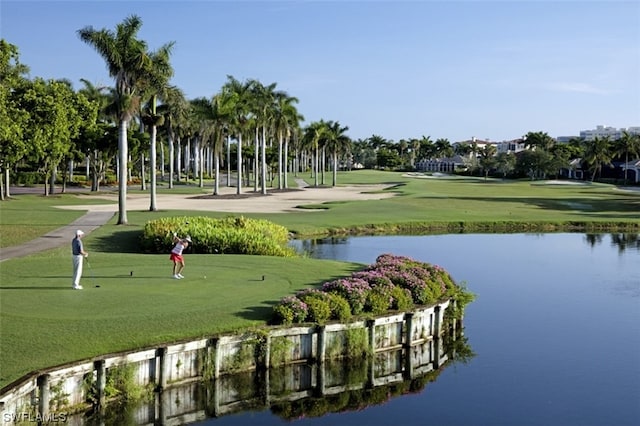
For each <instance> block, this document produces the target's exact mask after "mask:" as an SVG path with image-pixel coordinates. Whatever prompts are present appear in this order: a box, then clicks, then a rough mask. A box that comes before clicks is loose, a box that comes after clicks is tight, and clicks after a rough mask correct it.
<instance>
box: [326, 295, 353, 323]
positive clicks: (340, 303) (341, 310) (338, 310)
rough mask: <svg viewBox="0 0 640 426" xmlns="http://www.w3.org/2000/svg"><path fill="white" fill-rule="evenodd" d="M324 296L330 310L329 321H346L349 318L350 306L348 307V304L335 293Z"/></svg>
mask: <svg viewBox="0 0 640 426" xmlns="http://www.w3.org/2000/svg"><path fill="white" fill-rule="evenodd" d="M325 294H326V295H327V300H328V302H329V308H330V309H331V319H335V320H339V321H346V320H348V319H349V318H351V306H349V302H347V300H346V299H345V298H344V297H342V296H340V295H339V294H335V293H325Z"/></svg>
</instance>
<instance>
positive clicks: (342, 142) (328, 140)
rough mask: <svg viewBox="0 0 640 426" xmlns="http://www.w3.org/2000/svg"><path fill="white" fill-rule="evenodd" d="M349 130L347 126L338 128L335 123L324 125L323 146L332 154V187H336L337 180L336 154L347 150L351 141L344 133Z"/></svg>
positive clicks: (338, 125)
mask: <svg viewBox="0 0 640 426" xmlns="http://www.w3.org/2000/svg"><path fill="white" fill-rule="evenodd" d="M347 130H349V127H347V126H340V123H339V122H337V121H335V122H334V121H329V122H328V123H326V130H325V132H324V139H325V146H326V147H327V148H329V150H330V151H331V153H332V157H333V158H332V162H333V183H332V186H336V183H337V178H338V153H339V152H344V151H345V148H346V149H348V147H349V143H350V142H351V140H350V139H349V137H348V136H347V135H345V132H346V131H347Z"/></svg>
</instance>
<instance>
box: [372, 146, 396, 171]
mask: <svg viewBox="0 0 640 426" xmlns="http://www.w3.org/2000/svg"><path fill="white" fill-rule="evenodd" d="M376 158H377V165H378V167H380V168H394V167H397V166H399V165H400V155H399V154H398V152H397V151H393V150H391V149H389V148H381V149H379V150H378V152H377V155H376Z"/></svg>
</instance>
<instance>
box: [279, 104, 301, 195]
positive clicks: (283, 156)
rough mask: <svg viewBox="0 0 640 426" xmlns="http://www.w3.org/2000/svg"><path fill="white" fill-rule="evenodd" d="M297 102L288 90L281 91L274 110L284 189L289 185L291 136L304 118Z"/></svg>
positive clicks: (280, 179)
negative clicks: (288, 93)
mask: <svg viewBox="0 0 640 426" xmlns="http://www.w3.org/2000/svg"><path fill="white" fill-rule="evenodd" d="M297 102H298V99H297V98H295V97H292V96H289V95H287V94H286V92H280V93H279V94H277V95H276V102H275V105H274V106H275V108H274V111H273V127H274V130H275V132H276V134H277V136H278V189H283V188H286V186H287V156H288V149H287V147H288V141H289V139H290V138H291V134H292V132H293V129H294V128H295V127H296V126H297V125H298V123H299V122H300V121H301V120H303V119H304V118H301V116H300V114H298V111H297V110H296V107H295V106H294V104H295V103H297ZM283 149H284V152H283ZM283 163H284V167H283ZM283 168H284V182H283Z"/></svg>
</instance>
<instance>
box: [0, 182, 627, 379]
mask: <svg viewBox="0 0 640 426" xmlns="http://www.w3.org/2000/svg"><path fill="white" fill-rule="evenodd" d="M338 181H339V182H340V186H336V187H318V188H314V187H304V188H303V187H298V188H295V189H291V190H289V191H281V192H275V191H274V192H270V193H269V194H268V195H260V194H255V193H253V191H251V190H249V189H246V195H245V196H242V197H239V196H233V192H234V191H235V188H223V191H222V192H223V193H222V194H221V195H219V196H210V194H211V191H212V188H211V187H204V188H200V187H197V186H195V185H194V186H189V185H184V186H179V187H176V188H174V189H168V188H163V187H162V186H160V187H159V188H158V200H157V205H158V211H153V212H151V211H148V207H149V194H148V192H147V191H136V190H134V189H132V190H131V191H130V192H129V196H130V203H129V204H128V222H129V223H128V224H127V225H117V224H116V222H117V217H116V216H117V209H118V205H117V193H114V192H97V193H92V192H89V191H88V190H86V191H82V192H68V193H65V194H54V195H52V196H48V197H44V196H42V195H40V194H21V195H14V196H12V197H11V198H10V199H8V200H5V201H2V202H0V235H1V236H2V237H1V239H0V248H1V249H2V250H3V251H4V250H8V249H9V248H15V247H19V246H20V245H21V244H23V243H26V242H28V241H31V240H34V239H36V238H43V236H45V235H47V233H49V232H51V231H53V230H56V229H60V228H64V227H69V229H73V228H72V227H71V224H73V226H76V225H77V224H80V225H81V224H82V220H81V218H82V217H83V216H84V215H85V214H86V212H88V211H103V212H113V213H114V215H113V216H111V218H110V219H109V220H108V221H107V222H106V223H105V224H104V225H102V226H99V227H97V228H96V229H95V230H92V231H91V232H89V233H87V235H86V236H85V237H84V238H83V243H84V247H85V250H86V251H88V252H89V257H88V261H89V263H88V264H87V263H85V269H84V273H83V278H82V281H81V284H82V285H83V287H84V289H83V290H81V291H73V290H72V289H71V273H72V268H71V251H70V249H71V247H70V244H71V239H72V238H73V232H72V231H71V232H69V233H68V235H66V236H65V237H61V238H60V244H59V245H57V247H55V248H51V249H47V250H42V251H39V250H35V249H34V250H32V252H31V253H24V255H22V256H17V257H14V258H9V259H6V260H3V261H2V262H0V388H5V387H6V386H8V385H10V384H11V383H12V382H14V381H16V380H18V379H19V378H20V377H22V376H24V375H25V374H27V373H29V372H32V371H37V370H39V369H43V368H46V367H53V366H56V365H60V364H64V363H68V362H73V361H79V360H86V359H91V358H92V357H97V356H99V355H103V354H107V353H113V352H120V351H128V350H138V349H141V348H145V347H149V346H153V345H158V344H162V343H172V342H178V341H186V340H190V339H197V338H201V337H206V336H212V335H215V334H219V333H225V332H233V331H239V330H244V329H247V328H252V327H260V326H264V325H266V324H267V322H268V321H269V319H270V318H271V316H272V307H273V306H274V304H276V303H277V302H278V301H279V300H280V299H281V298H283V297H285V296H289V295H292V294H295V293H296V292H297V291H299V290H303V289H307V288H315V287H318V286H320V285H321V284H322V283H324V282H326V281H330V280H334V279H337V278H340V277H344V276H347V275H350V274H351V273H352V272H354V271H357V270H360V269H362V268H363V266H364V265H360V264H353V263H347V262H339V261H327V260H315V259H310V258H307V257H304V256H299V257H294V258H288V257H287V258H285V257H274V256H255V255H236V254H226V253H225V254H199V253H197V252H196V253H193V252H192V251H189V250H187V251H186V252H185V263H186V267H185V269H184V271H183V275H184V276H185V278H184V279H181V280H175V279H173V277H172V266H173V265H172V262H171V261H170V260H169V253H168V252H167V253H162V254H145V253H143V252H142V250H141V248H140V236H141V233H142V229H143V227H144V225H145V224H146V223H147V222H148V221H151V220H156V219H159V218H163V217H172V216H185V217H187V216H210V217H214V218H224V217H228V216H244V217H249V218H259V219H266V220H268V221H271V222H273V223H276V224H279V225H282V226H284V227H285V228H286V229H287V230H289V232H290V233H291V234H292V235H294V236H296V237H299V238H305V237H316V236H326V235H332V234H333V235H336V234H340V235H354V234H358V233H377V234H398V233H404V234H408V233H449V232H567V231H571V232H594V233H595V232H632V233H638V232H640V191H638V187H632V188H620V187H617V186H613V185H607V184H598V183H585V182H570V181H529V180H519V181H510V180H500V179H484V178H474V177H459V176H430V175H419V174H414V175H404V174H402V173H399V172H382V171H371V170H362V171H353V172H341V173H339V175H338ZM45 239H46V237H45ZM523 249H524V248H523ZM430 250H437V247H432V248H430ZM380 254H383V253H380ZM425 260H426V261H428V260H429V259H428V256H427V258H426V259H425ZM463 279H464V280H466V281H467V282H469V283H472V279H473V277H463Z"/></svg>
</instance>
